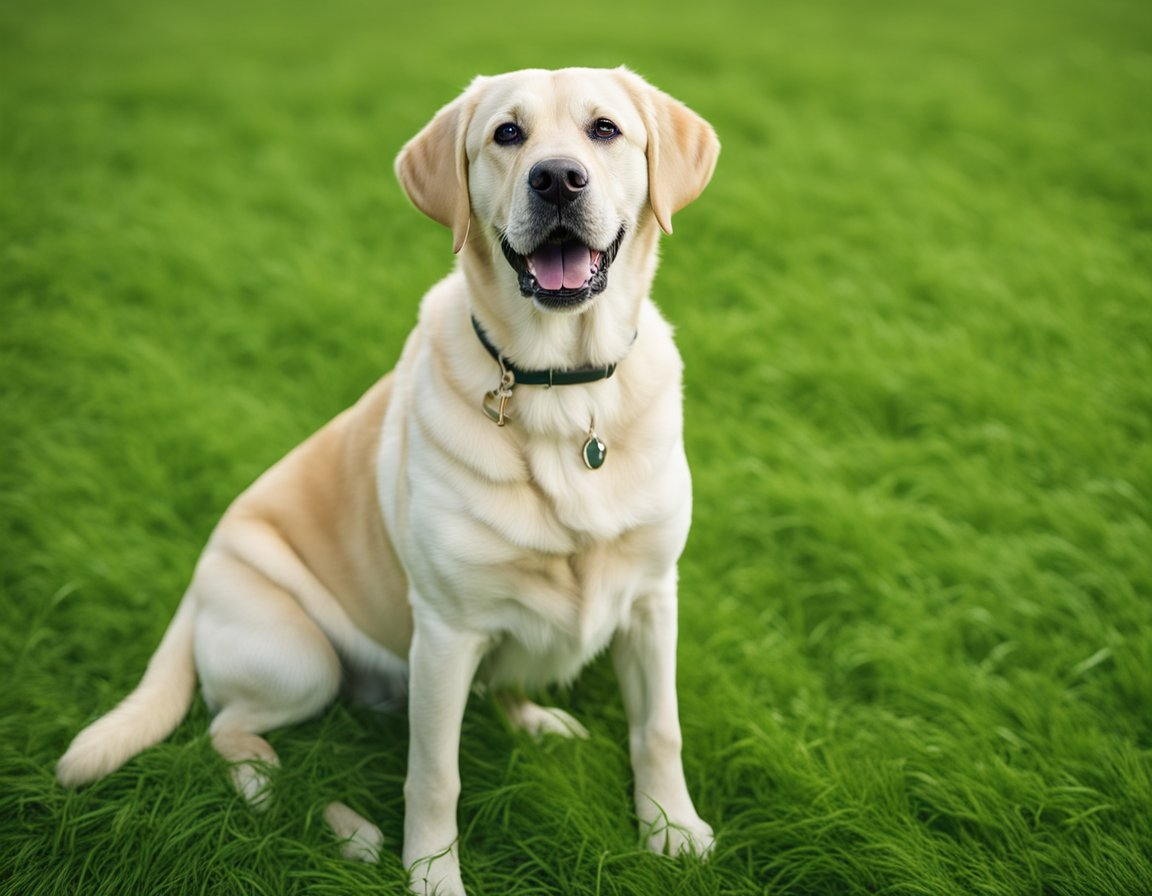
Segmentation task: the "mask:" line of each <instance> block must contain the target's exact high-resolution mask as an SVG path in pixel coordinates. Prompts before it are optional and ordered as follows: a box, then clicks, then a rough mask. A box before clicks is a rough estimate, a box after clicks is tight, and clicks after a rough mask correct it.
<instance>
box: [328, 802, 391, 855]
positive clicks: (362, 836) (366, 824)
mask: <svg viewBox="0 0 1152 896" xmlns="http://www.w3.org/2000/svg"><path fill="white" fill-rule="evenodd" d="M324 820H325V821H326V822H328V827H330V828H332V832H333V833H334V834H335V835H336V836H337V837H338V838H339V839H340V840H341V843H340V854H341V855H343V856H344V858H346V859H351V860H352V861H354V862H365V863H368V864H375V863H376V862H378V861H379V860H380V849H381V848H382V847H383V846H384V835H383V834H382V833H381V832H380V828H378V827H376V825H374V824H372V822H370V821H369V820H368V819H366V818H365V817H364V816H362V815H361V814H360V813H359V812H356V811H355V810H353V809H349V808H348V807H347V806H345V805H344V804H343V803H329V804H328V808H327V809H325V810H324Z"/></svg>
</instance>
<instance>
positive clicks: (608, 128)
mask: <svg viewBox="0 0 1152 896" xmlns="http://www.w3.org/2000/svg"><path fill="white" fill-rule="evenodd" d="M588 135H589V136H590V137H591V138H592V139H593V140H611V139H612V138H614V137H619V136H620V128H618V127H616V122H614V121H612V120H610V119H607V118H597V119H596V121H594V122H593V123H592V128H591V130H590V131H589V132H588Z"/></svg>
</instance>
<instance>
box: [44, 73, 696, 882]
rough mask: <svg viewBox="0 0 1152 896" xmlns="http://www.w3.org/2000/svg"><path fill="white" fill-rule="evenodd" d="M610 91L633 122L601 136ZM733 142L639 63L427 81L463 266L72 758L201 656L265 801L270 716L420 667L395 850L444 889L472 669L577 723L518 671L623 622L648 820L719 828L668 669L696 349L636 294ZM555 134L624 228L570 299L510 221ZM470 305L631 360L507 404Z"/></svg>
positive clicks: (96, 753) (425, 190) (503, 332)
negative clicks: (564, 303)
mask: <svg viewBox="0 0 1152 896" xmlns="http://www.w3.org/2000/svg"><path fill="white" fill-rule="evenodd" d="M600 119H610V120H611V121H612V122H614V123H615V124H616V125H617V126H618V127H619V132H620V135H619V136H618V137H616V138H615V139H612V140H607V141H605V140H595V139H592V137H591V136H590V134H589V129H590V126H591V125H592V123H594V122H596V121H598V120H600ZM508 121H513V122H515V123H517V124H518V125H519V126H520V127H521V129H522V132H523V134H524V139H523V141H522V142H521V143H519V144H517V145H501V144H499V143H498V142H496V141H494V139H493V134H494V133H495V131H496V129H497V128H498V127H499V126H500V125H501V124H502V123H505V122H508ZM718 148H719V147H718V144H717V142H716V138H715V135H714V134H713V133H712V130H711V128H709V127H708V125H707V124H706V123H705V122H704V121H703V120H702V119H700V118H699V117H697V116H696V115H695V114H694V113H692V112H690V111H689V110H688V109H687V108H685V107H684V106H683V105H681V104H680V103H678V102H676V101H675V100H673V99H671V98H670V97H668V96H667V95H665V94H663V93H661V92H659V91H657V90H656V89H654V88H652V87H651V86H649V85H648V84H646V83H645V82H644V81H642V80H641V79H640V78H639V77H638V76H636V75H634V74H632V73H630V72H628V71H626V70H624V69H617V70H592V69H566V70H561V71H557V72H545V71H522V72H514V73H511V74H508V75H502V76H498V77H493V78H479V79H477V80H476V81H475V82H474V83H473V84H472V85H471V86H470V87H469V88H468V89H467V91H465V93H464V94H463V95H462V96H461V97H460V98H459V99H457V100H455V101H454V102H452V103H451V104H450V105H448V106H447V107H445V108H444V109H443V110H441V112H440V113H439V114H437V115H436V117H435V118H434V119H433V121H432V122H431V123H430V124H429V125H428V126H427V127H426V128H425V129H424V130H423V131H422V132H421V133H420V134H418V135H417V136H416V137H415V138H413V140H412V141H410V142H409V144H408V145H407V146H405V148H404V150H403V151H402V152H401V154H400V156H399V158H398V160H397V165H396V168H397V174H398V176H399V178H400V181H401V183H402V184H403V186H404V188H405V190H406V191H407V192H408V195H409V196H410V197H411V198H412V201H413V202H414V203H415V205H416V206H417V207H418V208H420V209H421V210H422V211H424V212H425V213H427V214H428V215H429V216H431V217H432V218H434V219H436V220H437V221H440V222H441V223H443V224H444V225H445V226H447V227H449V228H450V229H451V230H452V234H453V243H454V248H455V249H456V251H457V252H458V253H459V262H458V265H457V269H456V271H455V272H454V273H452V274H451V275H449V276H448V277H447V278H446V279H445V280H443V281H442V282H440V283H439V284H437V285H436V286H435V287H434V288H433V289H432V290H431V291H430V292H429V293H428V294H427V296H426V297H425V298H424V300H423V303H422V306H421V310H420V316H419V323H418V325H417V326H416V328H415V329H414V331H413V332H412V334H411V336H410V337H409V339H408V342H407V344H406V346H405V348H404V351H403V354H402V356H401V358H400V360H399V362H398V364H397V365H396V368H395V369H394V370H393V371H392V372H391V373H389V374H388V375H387V376H385V377H384V378H383V379H382V380H381V381H380V382H379V383H377V384H376V385H375V386H373V387H372V389H371V390H369V392H368V393H367V394H366V395H365V396H364V397H363V398H362V399H361V400H360V401H359V402H358V403H357V404H356V405H355V406H354V407H352V408H350V409H349V410H347V411H345V412H344V413H343V414H341V415H340V416H339V417H337V418H336V419H335V420H333V421H332V422H331V423H330V424H328V425H327V426H326V427H324V428H323V429H322V430H320V431H319V432H318V433H317V434H316V435H314V436H312V437H311V438H310V439H309V440H307V441H306V442H304V443H303V444H302V445H300V446H299V447H298V448H296V449H295V450H294V451H292V452H291V453H290V454H289V455H288V456H287V457H285V458H284V459H283V460H282V461H280V462H279V463H278V464H277V465H276V466H274V467H273V468H272V469H270V470H269V471H268V472H267V473H265V474H264V475H263V476H262V477H261V478H260V479H259V480H257V481H256V482H255V483H254V484H253V485H252V486H251V487H250V488H249V489H248V490H247V491H245V492H244V493H243V494H242V495H241V496H240V497H239V498H237V500H236V501H235V503H234V504H233V505H232V506H231V507H230V508H229V509H228V510H227V512H226V513H225V514H224V516H223V518H222V519H221V521H220V523H219V525H218V526H217V528H216V530H215V531H214V532H213V534H212V536H211V538H210V539H209V542H208V544H207V546H206V547H205V549H204V552H203V555H202V556H201V558H200V561H199V563H198V565H197V567H196V570H195V574H194V576H193V579H192V583H191V585H190V587H189V588H188V591H187V593H186V595H185V597H184V599H183V601H182V602H181V604H180V608H179V610H178V611H177V614H176V617H175V619H174V621H173V623H172V625H171V627H170V628H169V630H168V633H167V634H166V635H165V637H164V640H163V642H162V643H161V645H160V647H159V648H158V650H157V652H156V654H155V655H154V656H153V658H152V660H151V662H150V663H149V666H148V669H147V672H146V673H145V676H144V678H143V680H142V682H141V684H140V685H139V687H138V688H137V689H136V691H134V692H133V693H132V694H131V695H130V696H128V697H127V698H126V699H125V700H124V701H123V702H122V703H121V704H120V705H119V706H118V707H116V708H115V709H113V710H112V711H111V712H109V713H108V714H107V715H106V716H104V717H103V718H100V719H98V720H97V721H96V722H94V723H93V724H92V725H90V726H89V727H88V728H86V729H85V730H83V731H82V732H80V734H79V735H77V737H76V739H75V740H74V741H73V743H72V745H71V746H70V747H69V749H68V751H67V753H65V755H64V756H63V757H62V758H61V760H60V762H59V766H58V776H59V779H60V781H61V782H63V783H64V784H66V785H79V784H83V783H85V782H88V781H92V780H94V779H96V778H99V777H101V776H103V775H106V774H108V773H110V772H112V771H113V770H115V769H116V768H118V767H119V766H120V765H122V764H123V763H124V762H125V761H127V760H128V759H129V758H130V757H131V756H133V755H134V754H135V753H137V752H139V751H140V750H142V749H144V748H146V747H147V746H149V745H151V744H153V743H156V742H157V741H159V740H161V739H162V738H164V737H166V736H167V735H168V734H169V733H170V732H171V730H172V729H173V728H174V727H175V726H176V725H177V724H178V723H179V721H180V719H181V718H183V716H184V714H185V712H186V711H187V708H188V706H189V703H190V701H191V699H192V696H193V690H194V687H195V682H196V679H197V677H198V679H199V681H200V685H201V688H202V690H203V694H204V698H205V700H206V701H207V703H208V704H209V706H210V707H211V709H212V710H213V711H214V713H215V715H214V718H213V721H212V725H211V732H212V739H213V744H214V745H215V747H216V748H217V750H219V752H220V753H221V754H222V755H223V756H224V757H225V758H226V759H227V760H229V762H231V763H232V764H233V765H232V769H233V771H232V774H233V778H234V781H235V783H236V785H237V787H238V789H239V790H240V791H241V792H242V793H243V794H244V795H245V796H246V797H247V798H248V799H249V800H251V801H252V802H253V803H254V804H255V805H260V804H261V803H262V802H263V801H264V800H265V799H266V798H267V797H268V779H267V771H268V767H269V766H270V765H274V764H275V763H276V762H277V759H276V754H275V753H274V751H273V750H272V747H271V746H270V745H269V744H268V742H267V741H266V740H265V739H264V738H263V737H262V736H261V735H262V734H263V733H265V732H267V731H269V730H270V729H274V728H278V727H281V726H285V725H289V724H291V723H294V722H297V721H300V720H303V719H306V718H308V717H309V716H312V715H314V714H316V713H318V712H320V711H321V710H322V709H323V708H324V707H325V706H326V705H327V704H328V703H329V702H330V701H331V700H332V699H333V698H334V697H335V696H336V695H337V692H338V691H340V690H341V688H342V687H343V688H344V689H345V690H346V691H347V692H349V693H350V694H351V695H352V696H353V697H355V698H358V699H361V700H364V701H367V702H369V703H372V704H379V705H382V706H384V705H390V704H396V703H401V702H402V701H403V700H404V698H405V688H406V687H407V703H408V711H409V713H410V728H411V742H410V751H409V764H408V777H407V782H406V784H405V797H406V805H407V811H406V818H405V831H404V846H403V857H404V863H405V865H406V866H407V867H408V868H409V870H410V872H411V876H412V888H413V890H414V892H417V893H421V894H431V893H439V894H449V896H455V894H461V893H463V892H464V889H463V884H462V881H461V877H460V869H459V865H458V859H457V836H458V831H457V823H456V803H457V798H458V795H459V792H460V778H459V772H458V752H459V749H460V724H461V718H462V715H463V712H464V706H465V702H466V699H467V696H468V693H469V690H470V688H471V687H472V685H473V683H474V682H476V681H484V682H486V683H487V684H488V685H489V686H490V687H492V688H493V689H494V690H495V691H496V692H497V693H499V694H500V701H501V704H502V705H503V706H504V707H505V710H506V712H507V713H508V717H509V718H510V719H511V720H512V721H513V722H514V723H516V724H518V725H521V726H522V727H524V728H526V729H528V730H530V731H533V732H535V733H545V732H551V733H561V734H575V735H582V734H583V733H584V730H583V728H582V727H581V726H580V724H579V723H578V722H576V720H574V719H572V718H571V717H570V716H568V715H567V714H566V713H563V712H562V711H560V710H555V709H549V708H546V707H540V706H536V705H535V704H533V703H530V702H529V701H527V700H526V699H524V698H523V697H522V696H519V695H520V694H522V693H523V689H525V688H528V689H530V688H532V687H533V686H538V685H543V684H547V683H551V682H557V681H568V680H570V679H571V678H572V677H573V676H575V675H576V674H577V672H578V671H579V670H580V669H581V667H582V666H583V665H584V664H585V663H587V662H588V661H589V660H590V659H591V658H592V657H594V656H595V655H596V654H598V653H600V652H601V651H603V650H605V649H607V648H610V649H611V652H612V657H613V660H614V662H615V667H616V670H617V673H618V675H619V678H620V684H621V688H622V691H623V697H624V704H625V707H626V710H627V714H628V719H629V728H630V731H629V743H630V747H631V755H632V764H633V769H634V777H635V804H636V811H637V814H638V816H639V821H640V824H641V826H642V829H643V830H644V831H645V832H646V835H647V839H648V842H649V845H650V846H651V847H652V848H653V849H654V850H657V851H659V852H665V853H669V854H673V855H674V854H678V853H681V852H684V851H692V852H695V853H698V854H701V855H703V854H706V853H707V852H708V851H709V850H710V849H711V847H712V830H711V828H710V827H709V826H708V825H707V824H706V823H705V822H704V821H702V820H701V819H700V817H699V816H698V815H697V813H696V810H695V808H694V806H693V804H692V800H691V798H690V796H689V794H688V789H687V786H686V784H685V780H684V773H683V770H682V766H681V760H680V727H679V721H678V711H677V701H676V691H675V677H676V673H675V665H676V660H675V653H676V562H677V558H678V556H679V554H680V552H681V550H682V548H683V546H684V542H685V539H686V537H687V534H688V527H689V518H690V514H691V490H690V479H689V472H688V465H687V462H686V460H685V455H684V449H683V444H682V438H681V405H680V402H681V399H680V389H681V387H680V358H679V355H678V353H677V351H676V348H675V345H674V344H673V341H672V336H671V332H670V329H669V327H668V325H667V324H666V323H665V321H664V320H663V319H662V318H661V316H660V314H659V313H658V312H657V310H656V308H655V306H654V305H653V304H652V302H651V301H650V300H649V297H648V295H649V288H650V286H651V283H652V278H653V275H654V272H655V269H656V244H657V239H658V236H659V230H660V229H661V228H662V229H664V230H666V231H669V230H670V229H671V217H672V215H673V213H674V212H676V211H677V210H678V209H680V208H681V207H683V206H684V205H686V204H687V203H688V202H690V201H692V200H693V199H694V198H695V197H696V196H697V195H698V194H699V193H700V191H701V190H702V189H703V188H704V186H705V185H706V184H707V182H708V180H709V178H710V177H711V174H712V169H713V166H714V164H715V161H716V155H717V152H718ZM556 156H561V157H564V158H566V159H575V160H577V161H578V162H579V163H580V164H582V165H583V166H584V168H585V169H586V171H587V175H588V183H587V185H586V187H585V188H584V191H583V196H582V199H581V202H582V203H583V205H582V213H583V218H582V221H583V225H582V226H583V227H584V235H585V236H586V238H587V242H588V243H589V245H595V246H598V247H603V246H607V245H608V244H609V243H611V241H612V239H613V238H614V237H615V235H616V234H617V233H618V231H619V230H620V228H623V230H624V233H625V237H624V240H623V242H622V244H621V246H620V251H619V255H618V256H617V257H616V259H615V261H614V263H613V264H612V266H611V268H610V270H609V272H608V285H607V288H606V289H605V290H604V291H603V292H602V293H601V294H600V295H597V296H595V297H594V298H591V299H589V300H588V301H586V302H585V303H584V304H583V305H582V306H580V307H579V308H577V309H574V310H572V311H568V312H560V311H552V310H549V309H548V308H547V307H546V306H545V305H542V304H541V303H539V302H537V301H534V300H533V299H530V298H525V297H524V296H523V295H521V293H520V291H519V289H518V287H517V279H516V274H515V272H514V271H513V270H512V268H511V266H510V265H509V263H508V261H507V260H506V259H505V257H504V255H503V253H502V251H501V249H500V242H499V241H500V237H501V236H504V237H505V238H506V239H507V240H508V242H509V244H510V245H511V246H512V247H513V248H514V249H515V250H516V251H517V252H521V253H525V254H527V253H528V252H529V251H531V249H532V245H531V244H532V243H533V241H534V240H536V239H537V238H538V237H539V234H538V233H537V232H534V230H533V223H532V222H533V215H534V214H535V215H536V217H537V218H538V217H539V209H536V208H534V207H533V205H532V203H533V202H534V201H536V200H534V199H533V196H532V190H530V189H529V187H528V185H527V179H528V173H529V171H530V169H531V168H532V166H533V165H534V164H536V162H538V161H540V160H541V159H545V158H550V157H556ZM537 229H538V228H537ZM473 315H474V316H475V318H476V319H477V320H478V321H479V323H480V324H481V326H482V327H483V328H484V330H485V332H486V333H487V334H488V336H489V338H490V339H491V341H492V342H493V343H494V344H495V345H497V346H499V347H500V350H501V352H502V353H503V355H504V356H506V357H508V358H510V359H512V360H514V362H515V363H516V365H518V366H519V367H520V368H524V369H527V368H573V367H579V366H583V365H590V364H600V365H602V364H609V363H616V364H618V368H617V370H616V373H615V375H614V376H613V377H611V378H610V379H605V380H601V381H597V382H592V383H588V384H584V385H566V386H557V387H554V388H545V387H540V386H528V385H521V386H517V387H515V389H514V392H513V397H512V399H511V401H510V403H509V411H510V415H511V422H510V423H509V425H507V426H505V427H498V426H496V425H494V424H493V422H492V421H491V420H489V419H488V417H487V416H486V415H485V414H484V413H483V411H482V410H481V402H482V399H483V397H484V395H485V393H486V392H487V391H489V390H491V389H494V388H495V387H496V385H497V383H498V381H499V377H500V369H499V367H498V365H497V363H496V362H495V361H494V360H493V358H492V357H491V356H490V355H489V354H488V352H487V351H486V350H485V348H484V347H483V346H482V345H481V343H480V341H479V340H478V338H477V336H476V334H475V333H474V332H473V329H472V323H471V320H470V318H471V316H473ZM593 419H594V420H595V428H596V431H597V433H598V434H599V436H600V437H601V438H602V439H603V440H604V442H605V443H606V444H607V445H608V446H609V447H608V456H607V460H606V462H605V464H604V466H603V467H601V468H600V469H598V470H589V469H587V468H586V467H585V466H584V464H583V462H582V460H581V457H580V448H581V445H582V443H583V441H584V439H585V437H586V434H587V432H588V430H589V427H590V425H591V422H592V420H593ZM326 818H327V819H328V821H329V823H330V824H331V825H332V827H333V828H334V829H335V830H336V832H337V834H338V835H339V836H340V837H341V839H342V840H343V841H344V851H345V853H346V854H347V855H349V856H352V857H355V858H360V859H365V860H372V859H374V858H375V857H376V856H377V855H378V852H379V849H380V847H381V842H382V838H381V836H380V832H379V830H378V829H377V828H376V827H375V826H374V825H372V824H371V823H370V822H369V821H367V820H365V819H363V818H361V817H360V816H359V815H358V814H356V813H355V812H353V811H352V810H351V809H349V808H348V807H346V806H344V805H342V804H339V803H334V804H333V805H332V806H330V807H329V810H328V812H327V813H326Z"/></svg>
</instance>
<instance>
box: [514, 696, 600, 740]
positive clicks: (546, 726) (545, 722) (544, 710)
mask: <svg viewBox="0 0 1152 896" xmlns="http://www.w3.org/2000/svg"><path fill="white" fill-rule="evenodd" d="M518 727H520V728H522V729H523V730H525V731H527V732H528V733H529V734H531V735H532V736H533V737H540V736H541V735H544V734H558V735H560V736H561V737H576V738H579V739H580V740H587V739H588V729H587V728H585V727H584V726H583V725H581V724H580V723H579V722H577V721H576V719H574V718H573V717H572V716H571V715H570V714H568V713H566V712H565V711H564V710H562V709H557V708H556V707H554V706H537V705H536V704H535V703H527V704H525V705H524V707H523V709H522V710H521V717H520V721H519V722H518Z"/></svg>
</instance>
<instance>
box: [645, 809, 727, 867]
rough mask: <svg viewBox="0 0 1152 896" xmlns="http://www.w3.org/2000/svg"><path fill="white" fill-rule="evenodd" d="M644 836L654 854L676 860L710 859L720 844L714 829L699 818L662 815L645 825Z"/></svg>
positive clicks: (695, 816)
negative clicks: (678, 857) (688, 858)
mask: <svg viewBox="0 0 1152 896" xmlns="http://www.w3.org/2000/svg"><path fill="white" fill-rule="evenodd" d="M641 832H642V834H643V835H644V837H645V839H646V840H647V842H648V848H649V849H650V850H652V851H653V852H655V853H659V854H660V855H666V856H672V857H673V858H675V857H676V856H682V855H692V856H695V857H697V858H699V859H707V858H708V856H710V855H711V854H712V848H713V847H714V846H715V844H716V836H715V834H713V833H712V826H711V825H710V824H708V822H706V821H704V820H703V819H702V818H700V816H698V815H695V814H693V815H691V816H689V817H681V818H671V817H669V816H668V815H666V814H664V813H660V814H659V815H657V816H656V817H655V818H652V819H649V820H647V821H642V822H641Z"/></svg>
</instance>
